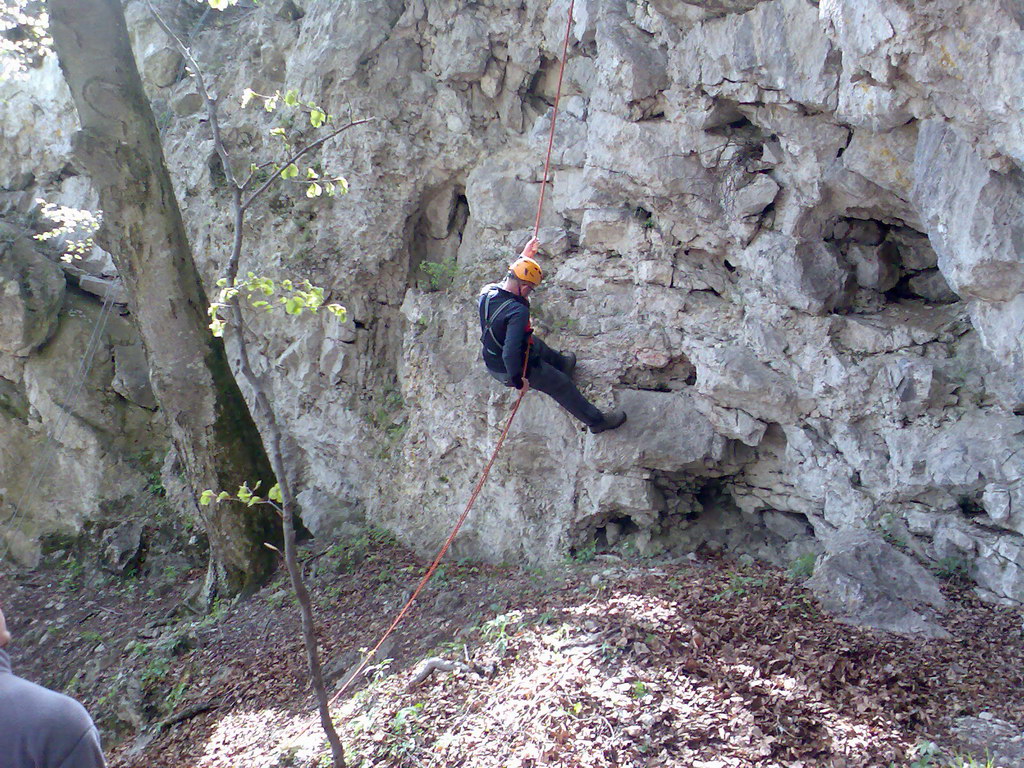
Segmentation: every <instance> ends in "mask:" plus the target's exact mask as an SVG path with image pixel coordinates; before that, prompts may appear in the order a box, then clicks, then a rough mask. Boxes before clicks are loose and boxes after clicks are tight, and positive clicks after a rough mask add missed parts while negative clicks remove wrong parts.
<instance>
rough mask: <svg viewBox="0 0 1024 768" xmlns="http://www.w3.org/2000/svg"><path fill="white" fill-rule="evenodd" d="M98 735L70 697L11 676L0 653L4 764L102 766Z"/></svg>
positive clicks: (19, 767) (16, 767) (8, 767)
mask: <svg viewBox="0 0 1024 768" xmlns="http://www.w3.org/2000/svg"><path fill="white" fill-rule="evenodd" d="M104 765H105V762H104V760H103V752H102V751H101V750H100V735H99V733H97V732H96V726H94V725H93V723H92V718H90V717H89V714H88V713H87V712H86V711H85V708H84V707H83V706H82V705H81V704H79V703H78V702H77V701H75V700H74V699H72V698H69V697H68V696H65V695H64V694H61V693H56V692H55V691H51V690H48V689H46V688H42V687H41V686H38V685H36V684H35V683H30V682H28V681H27V680H22V679H21V678H20V677H16V676H15V675H14V674H12V673H11V659H10V657H9V656H8V655H7V652H6V651H4V650H0V766H2V768H103V766H104Z"/></svg>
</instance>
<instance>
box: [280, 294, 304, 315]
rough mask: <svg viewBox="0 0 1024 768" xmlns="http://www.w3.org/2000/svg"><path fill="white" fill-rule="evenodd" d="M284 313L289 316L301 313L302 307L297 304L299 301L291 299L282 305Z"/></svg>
mask: <svg viewBox="0 0 1024 768" xmlns="http://www.w3.org/2000/svg"><path fill="white" fill-rule="evenodd" d="M284 311H285V312H287V313H288V314H289V315H298V314H300V313H301V312H302V305H301V304H299V300H298V299H296V298H294V297H292V298H290V299H288V301H286V302H285V303H284Z"/></svg>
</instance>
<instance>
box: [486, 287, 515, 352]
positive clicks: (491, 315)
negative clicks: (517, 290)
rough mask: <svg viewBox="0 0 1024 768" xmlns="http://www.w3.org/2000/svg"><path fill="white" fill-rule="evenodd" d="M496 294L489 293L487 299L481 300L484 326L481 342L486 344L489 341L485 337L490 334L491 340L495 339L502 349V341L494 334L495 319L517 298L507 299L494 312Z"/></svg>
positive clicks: (495, 343) (497, 345)
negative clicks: (493, 304)
mask: <svg viewBox="0 0 1024 768" xmlns="http://www.w3.org/2000/svg"><path fill="white" fill-rule="evenodd" d="M495 295H496V294H493V293H489V294H487V299H486V300H485V301H481V302H480V323H481V325H483V326H484V330H483V332H481V334H480V343H481V344H486V343H487V342H486V340H485V337H486V336H488V335H489V336H490V337H491V341H493V342H494V345H495V346H496V347H497V348H498V349H499V350H500V349H501V342H500V341H498V337H497V336H495V335H494V328H493V327H492V326H493V325H494V321H495V320H496V319H497V318H498V315H500V314H501V310H503V309H504V308H505V307H507V306H508V305H509V304H511V303H512V302H514V301H515V299H505V300H504V301H503V302H501V304H499V305H498V308H497V309H496V310H494V312H491V301H493V300H494V297H495Z"/></svg>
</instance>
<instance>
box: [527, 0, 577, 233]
mask: <svg viewBox="0 0 1024 768" xmlns="http://www.w3.org/2000/svg"><path fill="white" fill-rule="evenodd" d="M575 5H576V0H570V2H569V21H568V22H566V25H565V40H564V41H563V42H562V62H561V64H559V66H558V87H557V88H556V89H555V106H554V109H553V110H552V112H551V130H550V131H548V153H547V157H545V158H544V178H543V179H541V182H540V199H539V200H538V201H537V220H536V221H534V222H533V236H534V237H536V236H537V233H538V232H540V215H541V212H542V211H543V210H544V187H545V186H547V183H548V169H550V168H551V148H552V147H554V146H555V120H557V119H558V102H559V101H561V99H562V75H563V74H565V60H566V58H568V53H569V33H570V32H572V9H573V6H575Z"/></svg>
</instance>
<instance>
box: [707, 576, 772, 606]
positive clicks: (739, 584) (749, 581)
mask: <svg viewBox="0 0 1024 768" xmlns="http://www.w3.org/2000/svg"><path fill="white" fill-rule="evenodd" d="M763 586H764V579H762V578H758V577H756V576H744V575H743V574H742V573H734V574H732V576H730V577H729V586H728V587H726V588H725V589H723V590H722V591H721V592H719V593H718V594H717V595H715V596H714V598H712V599H714V600H724V599H725V598H727V597H743V596H745V595H746V594H747V593H748V592H750V590H752V589H759V588H761V587H763Z"/></svg>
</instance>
